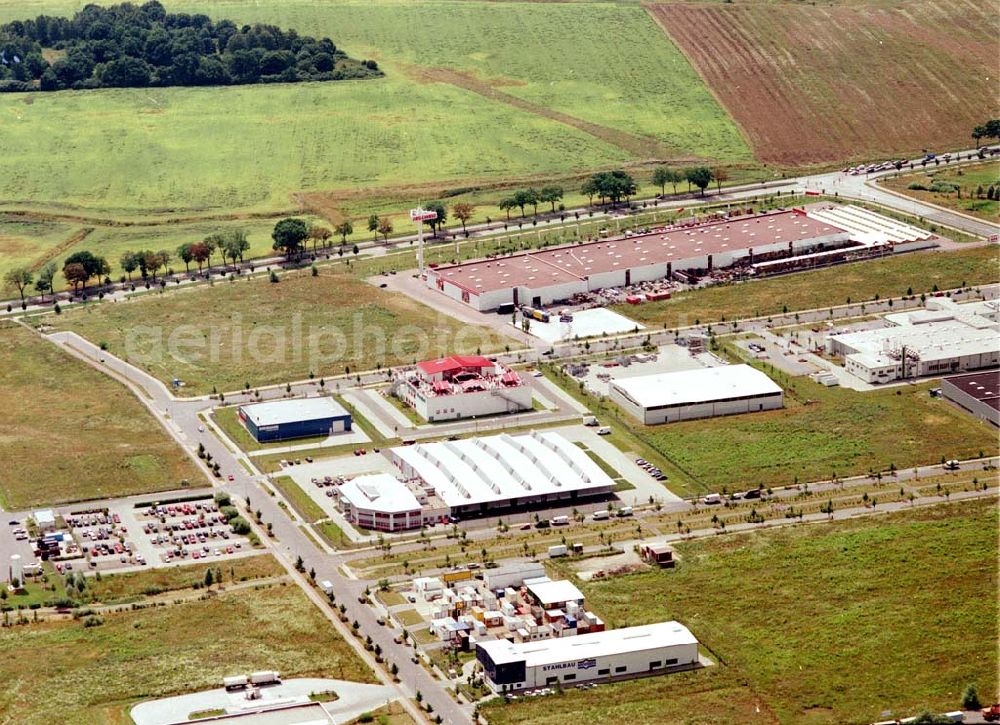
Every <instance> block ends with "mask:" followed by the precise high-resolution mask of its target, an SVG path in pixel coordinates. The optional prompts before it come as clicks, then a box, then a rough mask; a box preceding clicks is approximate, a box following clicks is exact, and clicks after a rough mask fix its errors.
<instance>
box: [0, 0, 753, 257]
mask: <svg viewBox="0 0 1000 725" xmlns="http://www.w3.org/2000/svg"><path fill="white" fill-rule="evenodd" d="M167 5H168V8H169V10H170V11H171V12H190V13H198V12H204V13H207V14H208V15H210V16H211V17H213V18H219V17H227V18H231V19H232V20H233V21H234V22H236V23H237V24H241V23H253V22H262V23H274V24H277V25H279V26H281V27H283V28H293V29H295V30H297V31H299V32H300V33H303V34H319V35H329V36H330V37H331V38H333V39H334V41H336V42H337V43H338V44H339V45H340V46H342V47H343V48H344V49H345V50H346V51H347V52H348V53H350V54H353V56H354V57H359V58H365V57H367V58H375V59H377V60H378V62H379V64H380V66H381V67H383V68H384V70H385V72H386V77H385V78H382V79H377V80H375V81H365V82H357V83H355V82H345V83H334V84H331V83H299V84H293V85H286V84H268V85H265V86H233V87H221V88H150V89H105V90H98V91H83V92H76V91H65V92H59V93H48V94H17V96H18V97H16V98H14V97H4V98H0V125H2V127H3V129H4V131H3V145H2V150H3V154H2V155H3V158H4V174H2V175H0V207H2V208H5V209H11V208H13V209H28V210H31V211H52V210H53V209H55V210H59V211H63V212H65V211H71V212H73V213H78V214H81V213H83V214H88V215H96V214H100V215H101V216H102V217H107V216H110V217H114V218H117V219H121V218H133V219H134V218H136V217H139V218H142V219H146V218H148V217H150V216H152V215H156V216H159V217H163V216H176V215H180V216H191V215H195V214H213V215H219V214H224V213H227V212H249V211H252V212H255V213H260V212H263V213H270V214H275V215H278V214H280V213H282V212H285V211H289V210H292V209H294V208H295V207H296V206H297V204H298V200H299V199H300V198H301V197H300V195H301V194H311V193H329V192H338V191H339V192H350V193H352V194H354V193H363V195H364V196H365V197H369V198H370V197H385V196H395V195H397V194H398V193H404V194H407V193H408V194H411V195H414V191H413V190H414V187H415V186H416V187H417V189H420V188H423V187H422V186H421V185H426V184H433V186H434V187H435V188H439V186H440V185H444V186H446V187H452V188H454V187H467V186H483V185H489V184H491V183H497V182H502V181H506V180H507V179H510V178H511V177H522V178H523V177H530V178H532V179H535V180H538V179H544V178H551V177H553V176H556V177H561V176H566V175H569V174H581V173H584V172H586V171H589V170H593V169H597V168H607V167H611V166H620V165H627V164H631V163H638V162H642V161H647V160H649V159H650V158H652V157H656V158H665V157H666V158H670V159H673V160H676V161H678V162H685V163H686V162H689V161H692V160H693V159H695V158H704V159H708V160H712V161H715V160H719V161H723V162H739V163H747V162H750V161H752V158H751V154H750V150H749V148H748V146H747V145H746V143H745V142H744V140H743V138H742V137H741V135H740V133H739V130H738V128H737V127H736V124H735V123H734V122H733V120H732V119H731V118H730V117H729V116H728V115H727V114H726V112H725V111H724V110H723V109H722V107H721V106H720V105H719V104H718V103H717V102H716V101H715V99H714V98H713V97H712V95H711V93H710V92H709V91H708V89H707V88H706V87H705V85H704V83H702V82H701V80H700V79H699V78H698V75H697V74H696V73H695V72H694V69H693V68H692V67H691V65H690V63H689V62H688V61H687V59H686V58H685V57H684V55H683V54H682V53H681V52H680V50H678V48H677V47H676V46H674V44H672V43H671V42H669V39H667V38H666V37H665V36H664V35H663V33H662V32H661V31H660V30H659V28H658V27H657V26H656V24H655V23H654V22H653V21H652V20H651V18H650V17H649V16H648V15H647V14H646V13H645V11H644V10H643V9H642V8H641V7H640V6H638V5H618V4H614V3H490V2H476V1H474V0H468V1H467V2H460V3H455V2H442V1H441V0H416V1H415V2H397V1H396V0H373V1H372V2H364V3H361V2H355V1H354V0H337V1H336V2H327V1H326V0H283V1H282V2H280V3H256V2H248V1H247V0H235V1H233V2H226V3H221V4H220V3H217V2H205V1H204V0H172V1H171V2H169V3H167ZM82 6H83V2H79V1H76V0H31V2H24V1H23V0H0V22H5V21H8V20H14V19H25V18H29V17H33V16H34V15H35V14H37V13H49V14H66V13H71V12H72V11H73V10H77V9H79V8H80V7H82ZM415 31H416V32H415ZM13 95H14V94H8V96H13ZM424 199H425V200H427V197H424ZM337 212H338V210H337V209H328V208H326V207H324V213H328V214H329V216H330V217H331V218H334V217H336V215H337ZM366 213H367V209H365V210H363V211H362V212H360V213H358V214H357V216H359V217H364V216H365V215H366ZM136 244H137V246H138V245H140V244H144V242H137V243H136ZM140 248H141V247H140Z"/></svg>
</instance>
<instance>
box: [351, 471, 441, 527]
mask: <svg viewBox="0 0 1000 725" xmlns="http://www.w3.org/2000/svg"><path fill="white" fill-rule="evenodd" d="M336 490H337V506H338V508H339V509H340V511H341V512H342V513H343V514H344V516H345V518H347V520H348V521H350V522H351V523H353V524H356V525H358V526H360V527H362V528H365V529H373V530H375V531H405V530H406V529H418V528H420V527H421V526H424V525H426V524H430V523H436V522H437V521H439V520H440V519H441V518H442V517H444V516H447V515H448V514H447V510H445V509H443V508H442V507H441V506H440V502H432V501H431V498H430V497H429V496H427V494H426V493H425V492H424V491H423V490H422V489H421V488H420V487H418V486H416V485H414V484H409V485H408V484H407V483H405V482H403V481H400V480H399V479H398V478H396V477H395V476H390V475H389V474H387V473H376V474H371V475H366V476H358V477H357V478H352V479H351V480H350V481H347V482H346V483H343V484H341V485H340V486H338V487H337V489H336ZM435 503H436V504H437V505H434V504H435Z"/></svg>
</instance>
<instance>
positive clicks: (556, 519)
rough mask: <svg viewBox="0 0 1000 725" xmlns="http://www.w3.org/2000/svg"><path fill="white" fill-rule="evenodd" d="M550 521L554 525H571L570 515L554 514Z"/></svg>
mask: <svg viewBox="0 0 1000 725" xmlns="http://www.w3.org/2000/svg"><path fill="white" fill-rule="evenodd" d="M549 523H550V524H552V525H553V526H569V516H553V517H552V518H551V519H549Z"/></svg>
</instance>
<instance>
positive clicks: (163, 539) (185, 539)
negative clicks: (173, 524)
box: [152, 529, 229, 546]
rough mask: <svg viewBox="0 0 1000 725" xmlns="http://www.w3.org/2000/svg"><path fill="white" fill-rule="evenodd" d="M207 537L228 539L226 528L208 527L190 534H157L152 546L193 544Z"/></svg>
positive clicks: (203, 540) (204, 540) (201, 541)
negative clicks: (206, 529) (205, 529)
mask: <svg viewBox="0 0 1000 725" xmlns="http://www.w3.org/2000/svg"><path fill="white" fill-rule="evenodd" d="M209 539H227V540H228V539H229V530H228V529H209V530H208V531H195V532H191V533H190V534H186V533H182V534H175V535H173V536H169V535H167V534H157V535H156V536H155V537H153V539H152V541H153V545H154V546H164V545H172V546H180V545H181V544H188V545H192V546H193V545H195V544H204V543H205V542H206V541H208V540H209Z"/></svg>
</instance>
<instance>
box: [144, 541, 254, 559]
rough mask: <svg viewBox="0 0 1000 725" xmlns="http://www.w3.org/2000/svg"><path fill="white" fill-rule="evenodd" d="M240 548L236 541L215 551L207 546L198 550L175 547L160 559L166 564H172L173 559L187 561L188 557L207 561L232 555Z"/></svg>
mask: <svg viewBox="0 0 1000 725" xmlns="http://www.w3.org/2000/svg"><path fill="white" fill-rule="evenodd" d="M241 547H242V545H241V544H240V542H238V541H237V542H234V543H232V544H230V545H229V546H226V547H217V548H215V549H210V548H209V547H207V546H202V547H201V548H200V549H185V548H184V547H183V546H177V547H175V548H173V549H171V550H170V551H167V552H165V553H164V554H163V556H162V557H161V558H162V559H163V561H164V562H165V563H167V564H169V563H170V562H172V561H173V560H174V559H187V558H188V557H189V556H190V557H191V558H192V559H194V560H198V559H208V558H209V557H211V556H222V555H223V554H233V553H235V552H236V550H237V549H239V548H241Z"/></svg>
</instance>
